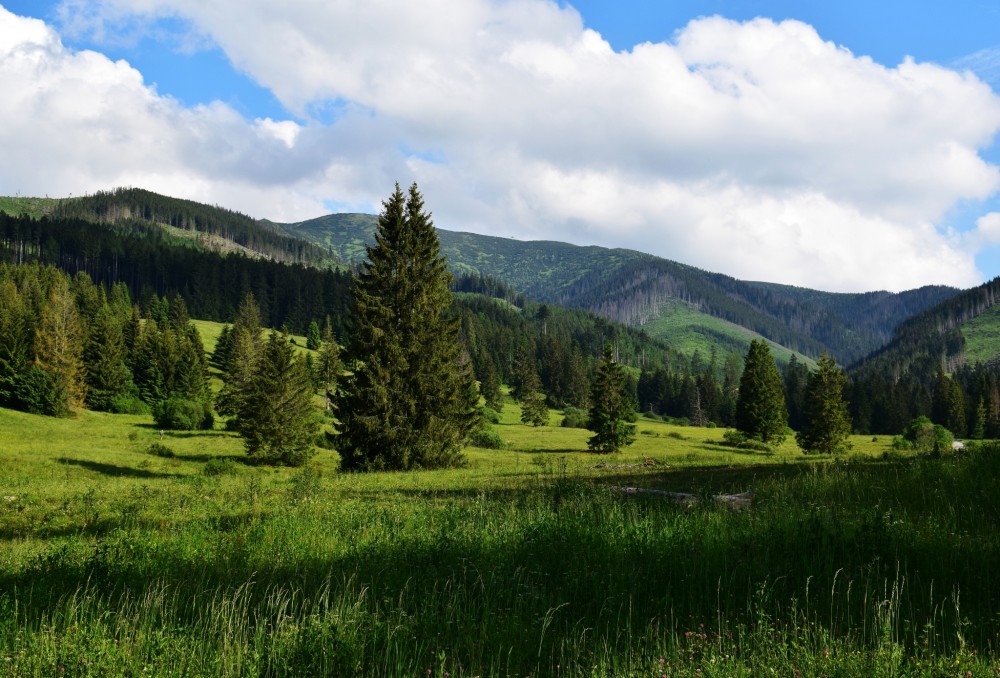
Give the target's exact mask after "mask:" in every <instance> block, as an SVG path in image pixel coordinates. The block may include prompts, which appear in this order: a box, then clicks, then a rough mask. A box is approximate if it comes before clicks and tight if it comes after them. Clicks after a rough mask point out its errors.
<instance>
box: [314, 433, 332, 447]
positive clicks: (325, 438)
mask: <svg viewBox="0 0 1000 678" xmlns="http://www.w3.org/2000/svg"><path fill="white" fill-rule="evenodd" d="M336 441H337V435H336V434H335V433H334V432H333V431H327V430H323V431H320V432H319V433H318V434H317V435H316V440H314V441H313V445H315V446H316V447H318V448H320V449H321V450H335V449H337V446H336V444H335V443H336Z"/></svg>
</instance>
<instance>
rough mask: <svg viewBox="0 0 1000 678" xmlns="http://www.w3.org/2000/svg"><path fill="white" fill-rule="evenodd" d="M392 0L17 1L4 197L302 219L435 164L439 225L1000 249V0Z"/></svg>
mask: <svg viewBox="0 0 1000 678" xmlns="http://www.w3.org/2000/svg"><path fill="white" fill-rule="evenodd" d="M383 4H384V5H385V6H386V7H384V8H381V9H373V8H372V7H371V6H369V5H366V4H365V3H363V2H358V1H356V0H345V1H344V2H338V3H333V2H331V3H329V5H330V7H327V8H322V9H317V8H316V6H315V5H314V4H313V3H305V2H295V1H294V0H290V1H289V2H288V3H283V4H282V6H281V8H280V9H278V8H277V6H276V5H275V3H269V2H267V1H266V0H245V1H244V2H237V1H236V0H217V1H214V2H212V3H204V2H200V3H199V2H196V1H195V0H100V1H99V0H58V1H57V0H0V7H3V8H5V9H6V10H7V12H9V13H10V15H11V16H7V17H3V18H4V19H5V20H6V24H4V23H2V22H0V66H2V65H3V62H2V60H3V59H7V60H8V63H9V64H12V65H13V66H12V67H11V68H9V69H8V73H9V74H8V77H9V78H12V80H11V82H6V83H3V84H6V85H7V86H8V88H14V90H16V91H20V92H22V93H23V95H24V96H23V100H24V101H23V102H22V104H21V107H20V109H15V108H13V107H11V108H10V110H9V111H7V115H8V116H9V119H4V118H3V117H2V116H0V124H2V125H3V126H4V128H5V129H6V130H7V131H6V134H7V135H9V139H8V140H7V141H5V140H4V139H3V138H0V142H2V143H4V147H5V148H8V149H10V150H11V151H12V152H11V153H10V160H9V161H8V167H7V169H6V171H2V170H0V194H14V193H21V194H28V193H35V194H39V193H45V194H52V195H66V194H70V193H74V192H75V193H77V194H79V193H82V192H88V191H93V190H98V189H100V188H110V187H112V186H115V185H122V184H126V183H127V184H128V185H141V186H145V187H148V188H150V189H152V190H157V191H160V192H163V193H168V194H172V195H178V196H182V197H188V198H192V199H198V200H203V201H206V202H210V203H216V204H222V205H225V206H227V207H232V208H234V209H239V210H241V211H244V212H247V213H250V214H252V215H254V216H258V217H263V218H271V219H278V220H286V221H294V220H299V219H304V218H309V217H313V216H319V215H320V214H322V213H324V212H328V211H341V210H348V211H354V210H357V211H377V209H378V205H379V201H380V200H381V198H382V197H384V196H385V195H386V194H387V193H388V192H389V189H391V182H392V181H395V180H399V181H401V182H403V183H408V182H409V181H414V180H415V181H418V183H419V184H420V186H421V188H422V189H423V190H424V193H425V197H426V198H427V202H428V205H429V206H430V208H431V209H432V210H433V211H434V213H435V217H436V221H437V224H438V225H439V226H441V227H443V228H451V229H455V230H471V231H478V232H483V233H489V234H496V235H505V236H511V237H518V238H524V239H535V238H546V239H558V240H565V241H569V242H576V243H579V244H600V245H605V246H611V247H614V246H621V247H630V248H635V249H641V250H644V251H649V252H652V253H654V254H658V255H660V256H665V257H668V258H672V259H676V260H679V261H683V262H685V263H690V264H693V265H696V266H699V267H702V268H706V269H709V270H716V271H721V272H724V273H728V274H731V275H735V276H738V277H742V278H750V279H765V280H772V281H775V282H783V283H789V284H797V285H803V286H809V287H817V288H823V289H834V290H865V289H877V288H889V289H903V288H909V287H915V286H918V285H920V284H929V283H943V284H952V285H957V286H962V287H968V286H971V285H974V284H976V283H978V282H980V281H982V280H983V279H987V278H992V277H994V276H996V275H998V274H1000V246H998V245H1000V200H998V192H1000V171H998V169H997V166H998V164H1000V152H998V147H997V144H996V132H997V130H998V129H1000V97H998V96H997V92H998V91H1000V32H997V31H996V30H995V27H996V26H997V25H1000V21H998V20H1000V6H996V5H995V4H991V3H985V2H973V1H968V0H966V1H959V2H952V3H948V4H947V5H945V3H930V2H923V3H912V2H909V3H899V2H882V3H870V2H866V3H863V2H853V1H849V2H840V3H802V2H773V1H772V2H767V1H756V2H755V1H745V2H721V1H720V2H697V3H696V2H684V1H674V2H668V3H664V2H640V1H639V0H622V1H620V2H616V3H608V2H599V1H597V0H588V1H585V2H583V1H581V2H575V3H565V2H562V3H555V2H551V1H549V0H531V1H529V2H521V3H506V2H497V1H495V0H462V2H461V3H456V2H455V1H454V0H433V1H431V2H428V3H427V4H426V5H424V6H423V8H424V9H426V11H424V12H416V11H415V9H414V8H413V7H411V6H410V5H411V4H412V3H410V4H406V3H399V5H398V7H393V3H383ZM380 7H381V4H380ZM459 8H460V9H459ZM382 11H384V12H386V13H385V14H384V15H383V14H380V12H382ZM24 17H32V18H35V19H39V20H41V22H43V23H38V22H34V23H24V20H23V18H24ZM706 17H716V18H715V19H711V18H706ZM375 27H377V29H376V28H375ZM383 41H384V42H383ZM4 42H7V43H8V44H7V46H6V48H7V49H6V52H5V49H4V48H5V46H4ZM25 54H32V55H34V56H32V57H31V58H30V59H25V58H23V55H25ZM15 67H16V68H15ZM965 73H971V74H974V77H973V75H963V74H965ZM17 77H21V78H22V80H16V78H17ZM18 83H22V84H20V85H19V84H18ZM8 91H9V90H8ZM19 110H20V111H21V113H19V112H18V111H19ZM25 110H33V111H35V113H33V114H31V115H28V114H25V113H24V111H25ZM0 136H2V134H0ZM39 156H43V157H45V158H51V161H50V162H51V166H47V165H46V163H45V162H41V163H40V162H38V157H39Z"/></svg>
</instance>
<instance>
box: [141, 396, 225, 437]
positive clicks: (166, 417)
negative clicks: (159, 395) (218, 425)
mask: <svg viewBox="0 0 1000 678" xmlns="http://www.w3.org/2000/svg"><path fill="white" fill-rule="evenodd" d="M153 419H154V420H155V421H156V425H157V426H158V427H160V428H161V429H166V430H168V431H195V430H198V429H201V430H208V429H211V428H212V427H213V426H214V425H215V417H214V416H213V415H212V410H211V408H210V407H209V406H208V405H206V404H205V403H200V402H197V401H195V400H185V399H184V398H167V399H166V400H163V401H161V402H159V403H157V404H156V406H155V407H153Z"/></svg>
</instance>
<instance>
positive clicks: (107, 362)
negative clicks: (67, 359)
mask: <svg viewBox="0 0 1000 678" xmlns="http://www.w3.org/2000/svg"><path fill="white" fill-rule="evenodd" d="M122 329H123V328H122V324H121V320H120V319H119V318H118V317H117V316H116V315H115V313H114V311H113V310H112V309H111V307H110V306H108V305H105V306H102V307H101V308H100V309H99V310H98V311H97V315H96V316H95V317H94V319H93V321H92V322H91V325H90V336H89V337H88V338H87V345H86V346H85V347H84V352H83V361H84V363H85V365H86V382H87V405H88V407H90V408H91V409H94V410H102V411H114V403H115V401H116V399H117V398H121V397H124V396H128V395H129V394H130V393H133V392H134V391H135V385H134V384H133V383H132V374H131V372H130V371H129V369H128V367H126V364H125V362H126V361H125V358H126V352H125V337H124V333H123V331H122Z"/></svg>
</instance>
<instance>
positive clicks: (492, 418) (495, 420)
mask: <svg viewBox="0 0 1000 678" xmlns="http://www.w3.org/2000/svg"><path fill="white" fill-rule="evenodd" d="M479 413H480V414H481V415H482V417H483V421H485V422H487V423H489V424H499V423H500V413H499V412H497V411H496V410H495V409H493V408H492V407H490V406H489V405H487V406H485V407H480V408H479Z"/></svg>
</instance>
